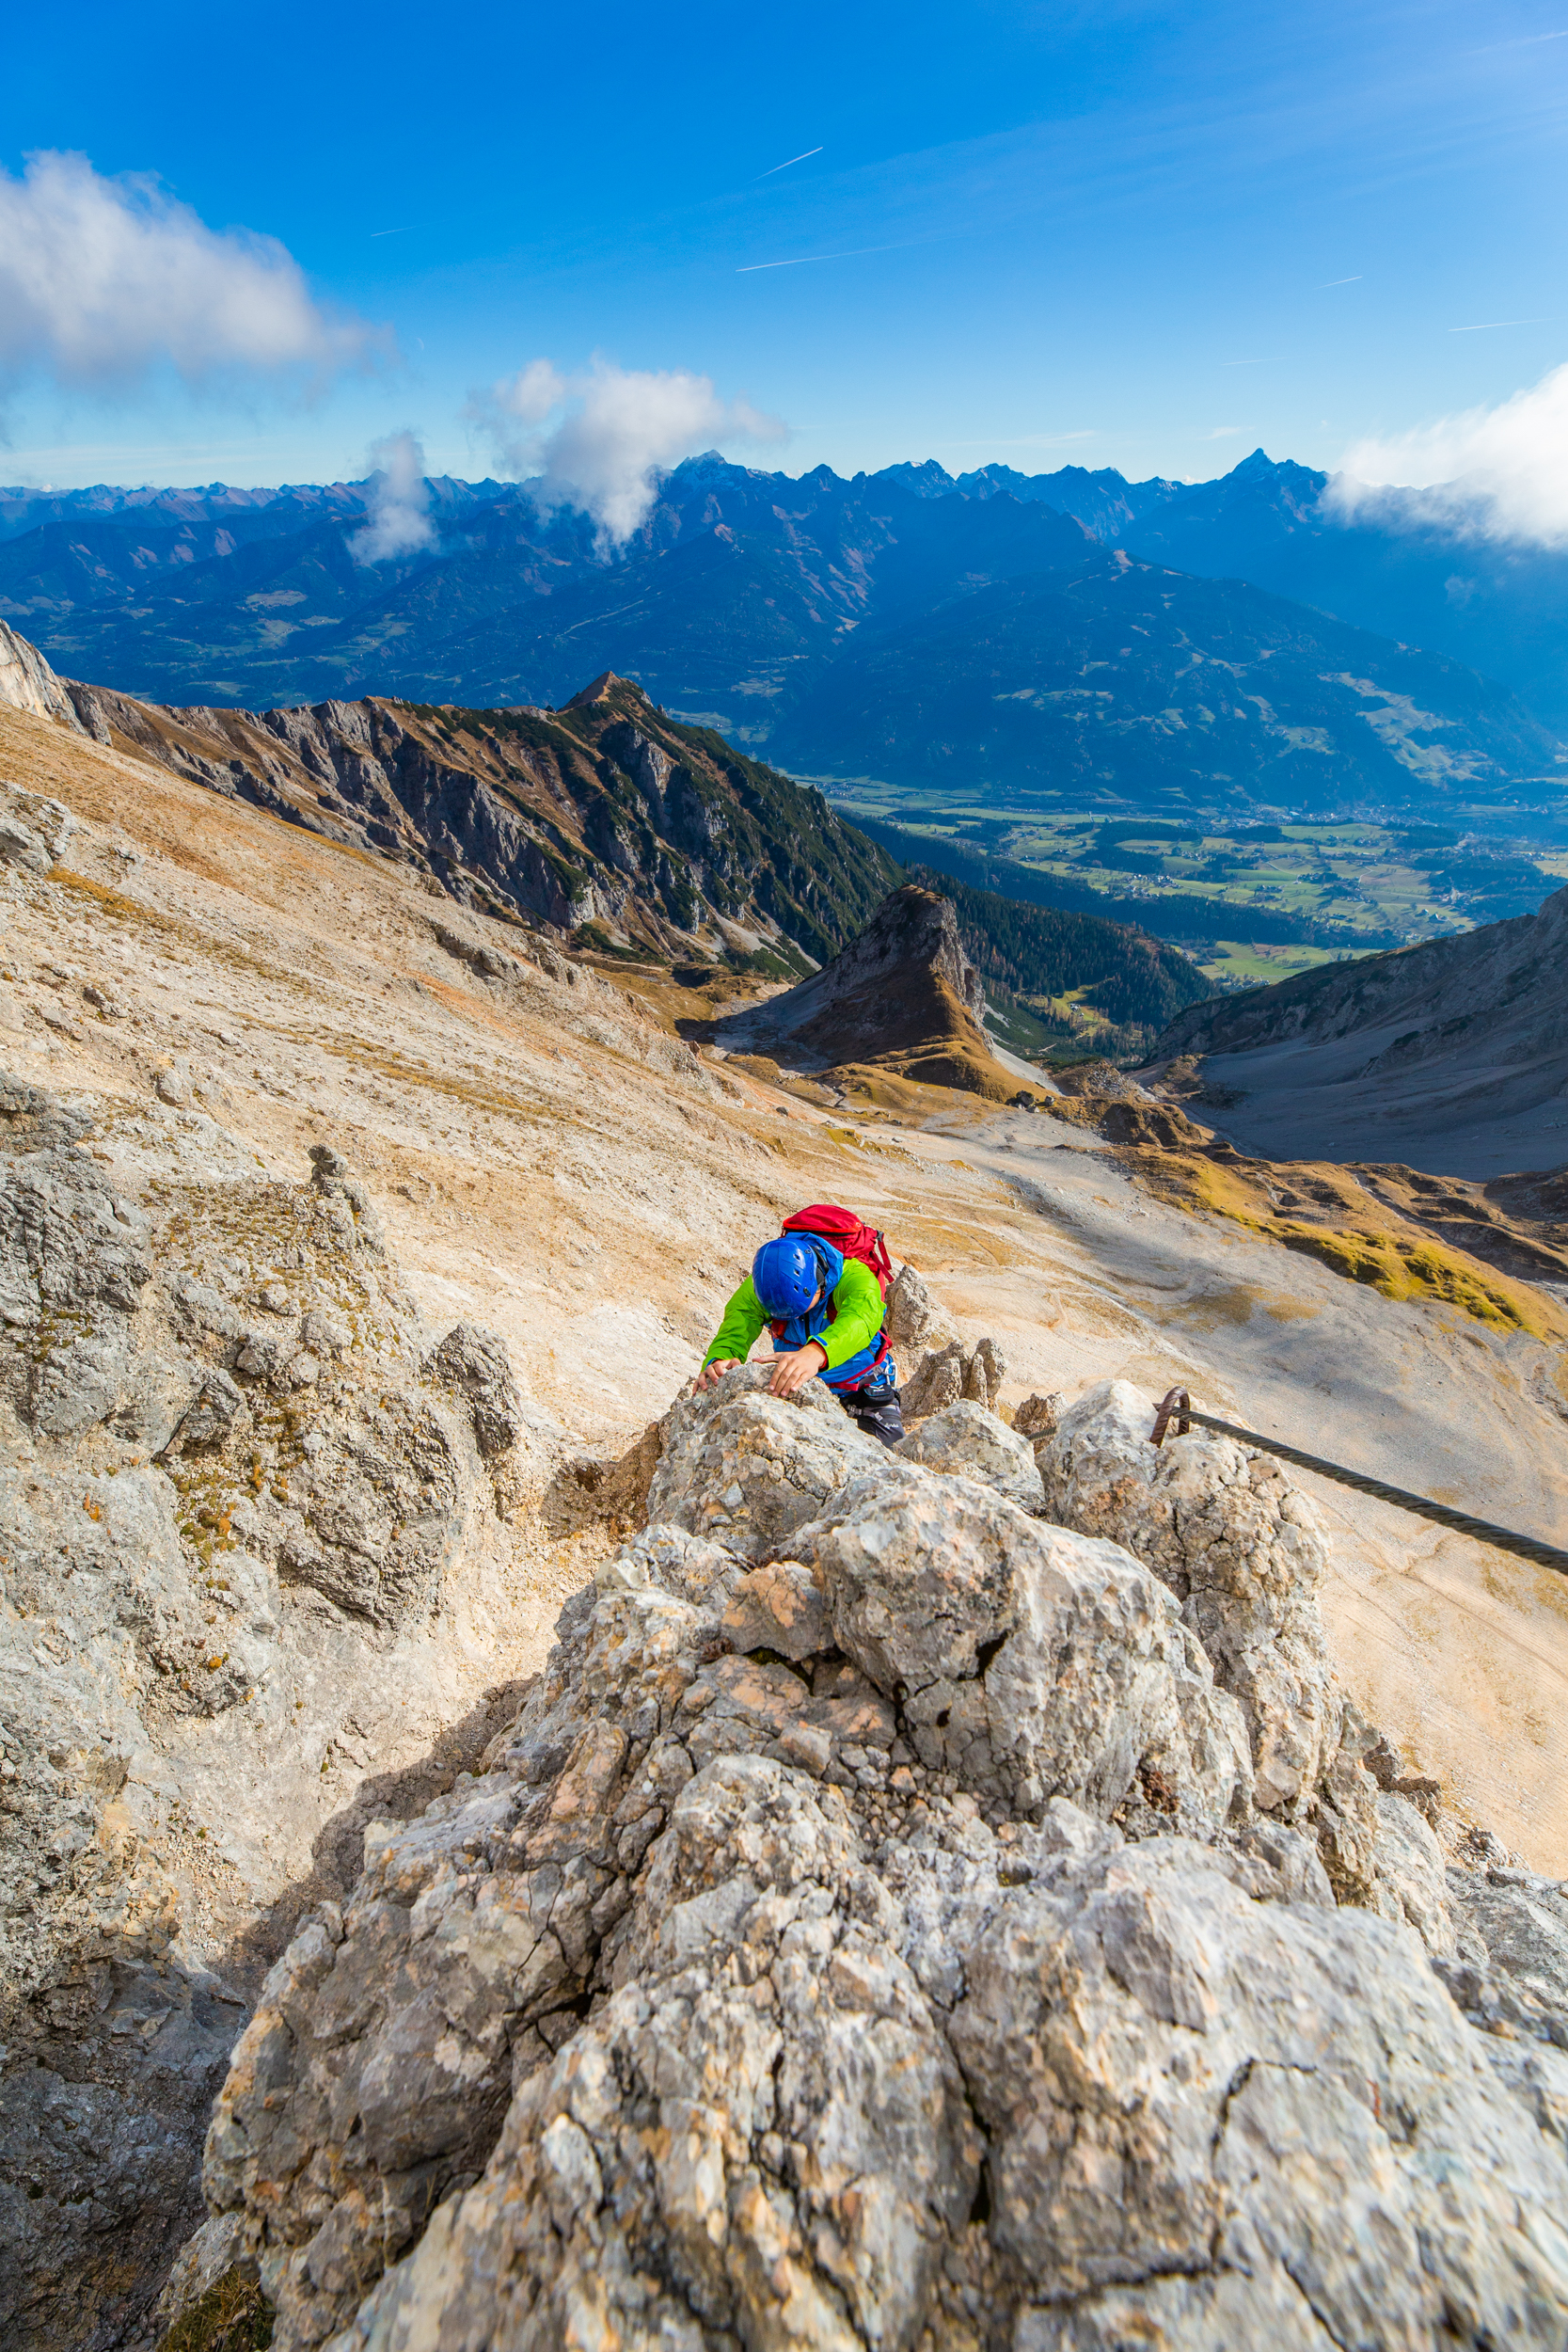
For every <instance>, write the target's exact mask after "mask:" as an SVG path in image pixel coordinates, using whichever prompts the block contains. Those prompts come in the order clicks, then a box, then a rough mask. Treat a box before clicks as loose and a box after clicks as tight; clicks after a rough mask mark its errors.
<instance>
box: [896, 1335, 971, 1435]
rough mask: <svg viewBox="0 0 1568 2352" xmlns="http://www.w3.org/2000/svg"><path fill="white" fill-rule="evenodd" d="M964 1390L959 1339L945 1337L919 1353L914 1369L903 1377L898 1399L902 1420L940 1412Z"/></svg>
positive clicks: (919, 1418)
mask: <svg viewBox="0 0 1568 2352" xmlns="http://www.w3.org/2000/svg"><path fill="white" fill-rule="evenodd" d="M963 1392H964V1351H963V1342H962V1341H961V1340H949V1341H948V1342H947V1343H946V1345H945V1346H944V1347H939V1348H937V1349H936V1350H934V1352H932V1353H931V1354H929V1355H927V1356H923V1357H922V1358H921V1359H920V1361H919V1363H918V1364H917V1365H916V1366H915V1369H914V1370H913V1371H912V1372H911V1374H909V1375H908V1376H907V1377H906V1378H905V1380H904V1382H903V1385H902V1387H901V1388H900V1390H899V1392H898V1393H899V1398H900V1402H901V1403H902V1406H903V1409H904V1419H905V1421H906V1422H911V1421H920V1420H923V1419H924V1418H925V1416H926V1415H927V1414H928V1413H940V1412H941V1411H942V1409H943V1407H944V1406H948V1405H956V1404H957V1403H958V1400H959V1398H960V1397H961V1396H962V1395H963Z"/></svg>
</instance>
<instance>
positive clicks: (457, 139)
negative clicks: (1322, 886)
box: [0, 0, 1568, 484]
mask: <svg viewBox="0 0 1568 2352" xmlns="http://www.w3.org/2000/svg"><path fill="white" fill-rule="evenodd" d="M7 52H8V55H7V73H6V76H5V84H4V87H3V89H0V166H3V167H5V169H6V171H7V172H8V174H9V175H10V183H9V185H10V190H11V196H12V199H14V200H13V206H12V211H11V213H10V215H8V218H9V222H10V230H9V234H10V237H11V240H12V246H13V252H12V259H13V262H14V260H15V248H16V244H17V241H18V240H20V241H21V242H22V243H23V244H25V243H26V241H27V239H28V237H29V236H30V233H31V231H30V229H29V223H30V222H31V221H33V220H34V219H35V218H37V217H38V216H39V215H37V213H36V212H34V213H30V212H29V211H28V210H27V205H26V202H25V201H24V200H23V199H22V198H20V197H18V196H17V187H18V183H19V181H20V175H22V174H23V172H24V160H25V158H26V157H27V156H28V155H29V153H36V152H39V151H70V152H73V153H76V154H78V155H80V156H83V157H85V158H87V162H88V163H89V164H90V166H91V167H92V169H93V172H94V173H95V174H96V175H99V178H100V179H101V180H107V181H110V182H114V181H116V180H117V179H118V178H119V175H125V174H144V175H148V174H150V175H154V176H155V178H156V181H157V182H158V183H161V185H162V188H163V190H164V191H165V194H166V198H169V199H178V202H179V204H181V205H182V206H184V207H188V208H189V210H190V212H191V213H193V214H194V215H198V216H199V220H200V222H202V223H205V224H206V227H207V229H208V230H213V231H218V232H222V231H228V230H246V231H249V232H253V233H254V234H258V235H261V236H265V237H269V238H272V239H276V240H277V241H279V243H280V245H281V246H283V247H285V248H286V249H287V253H288V255H290V256H292V257H293V262H295V263H297V265H298V268H299V270H301V271H302V272H303V273H304V276H305V281H306V286H307V288H308V294H306V293H304V292H299V294H298V299H299V300H300V301H301V302H304V301H307V300H308V301H309V303H310V304H312V305H314V306H316V309H315V310H314V312H313V315H315V316H316V317H317V319H318V320H319V321H325V324H323V325H321V326H320V328H319V331H317V329H315V328H312V329H311V330H310V331H309V333H305V332H304V330H301V332H300V333H299V334H295V335H294V340H293V342H290V340H289V335H290V333H293V329H290V330H289V331H288V332H284V330H282V329H281V328H280V329H279V337H278V339H275V342H274V343H273V344H271V345H269V344H266V342H265V339H264V338H263V339H262V346H261V348H260V349H259V350H258V349H252V348H249V347H248V345H247V343H246V338H245V334H244V333H243V332H240V333H239V334H238V336H237V341H236V339H235V338H234V337H230V342H227V343H226V342H224V340H223V336H222V334H220V333H219V332H218V330H217V329H215V328H214V330H213V335H212V337H210V338H209V342H208V343H207V344H205V345H204V344H203V342H202V340H201V336H200V334H199V333H198V332H196V330H195V329H193V328H192V326H190V323H189V322H188V321H187V322H186V323H185V326H183V327H182V329H180V330H179V331H178V332H176V331H175V330H173V329H171V330H170V335H171V337H172V341H170V342H168V343H167V347H168V348H170V349H172V350H173V351H174V352H175V356H176V359H178V360H179V361H180V365H179V366H176V365H175V364H174V363H173V362H171V360H170V359H169V358H166V357H165V356H164V350H165V342H163V341H161V337H162V335H163V330H162V327H161V326H160V318H161V315H162V313H161V311H160V308H159V306H160V303H161V302H162V301H163V300H164V299H165V295H164V294H163V292H161V291H160V290H159V286H158V285H157V284H153V290H152V292H150V293H145V292H142V291H138V292H137V294H136V296H135V317H129V316H126V317H116V318H111V319H110V320H109V321H108V322H107V324H105V325H103V327H102V331H101V332H100V331H98V329H97V328H96V327H95V328H94V336H96V340H93V337H91V336H89V337H88V341H89V342H91V344H92V348H91V350H90V353H89V354H88V356H87V357H86V358H84V356H83V351H84V344H83V334H84V332H85V330H84V329H83V328H82V323H81V320H80V318H73V319H65V318H64V313H63V311H61V310H60V306H61V305H64V306H65V308H66V309H69V307H70V295H71V288H70V284H69V281H70V279H71V272H72V270H73V268H74V267H75V266H76V264H75V262H74V260H73V253H74V248H73V247H72V246H71V236H72V235H73V234H75V233H76V230H74V229H73V228H72V223H71V219H64V220H63V221H62V218H61V217H57V216H56V215H51V233H52V234H56V235H57V236H58V238H59V239H60V243H59V245H58V246H57V247H54V246H52V247H51V260H50V265H49V276H50V283H49V285H48V286H47V287H45V288H42V289H41V290H40V288H39V287H38V286H37V285H35V286H34V287H33V289H32V291H31V293H27V292H26V291H25V289H24V292H23V293H22V294H18V292H17V281H16V277H15V271H14V269H13V271H12V274H11V276H10V277H9V278H8V276H7V275H6V266H5V263H6V257H5V252H4V246H3V244H0V367H3V368H4V370H5V374H4V385H3V390H0V413H3V415H4V419H5V424H6V429H7V432H8V437H9V442H10V446H9V448H8V450H4V451H0V478H5V479H8V480H13V481H29V480H31V481H44V480H47V481H52V482H55V483H56V484H67V483H81V482H91V481H95V480H120V481H142V480H151V481H169V482H181V481H183V482H195V481H204V480H208V479H214V478H222V479H225V480H229V481H231V482H276V481H278V480H285V479H287V480H294V481H299V480H322V479H330V478H334V477H341V476H344V475H356V474H359V473H362V472H363V471H364V470H365V467H366V453H367V449H368V447H369V445H370V444H371V443H372V441H374V440H375V439H377V438H378V437H381V436H384V435H387V434H388V433H390V432H393V431H395V430H396V429H398V428H401V427H405V426H406V427H412V428H413V429H414V430H415V431H416V432H417V433H418V434H419V435H420V437H421V439H422V442H423V445H424V449H425V452H426V457H427V462H428V464H429V466H430V468H431V469H432V470H433V471H437V470H443V469H444V470H450V471H452V472H459V473H467V474H478V473H482V472H484V471H487V470H493V469H494V468H495V465H496V455H495V450H494V447H493V445H492V444H491V443H490V442H489V441H487V440H486V439H485V437H483V432H482V431H481V430H480V429H479V428H478V427H477V426H476V424H475V423H474V422H473V421H472V420H471V418H467V411H468V408H469V403H470V396H471V395H472V394H473V393H474V392H475V391H476V390H482V389H483V388H485V387H488V386H490V385H492V384H494V383H496V382H497V381H498V380H501V379H506V378H509V377H512V376H514V375H515V373H516V372H517V371H518V370H519V369H520V368H522V367H523V366H524V365H525V364H526V363H528V362H530V361H531V360H534V359H536V358H548V359H549V360H551V361H552V362H553V363H554V364H555V366H556V367H557V368H559V369H561V370H562V371H563V372H564V373H565V374H566V375H567V376H568V377H570V376H571V375H573V374H574V373H578V372H580V371H582V370H583V369H584V368H585V367H586V366H588V364H589V363H590V362H591V360H592V358H593V357H594V355H595V354H597V355H600V356H601V357H602V358H604V359H606V360H608V361H610V362H612V363H614V364H615V365H616V366H618V367H621V368H624V369H627V370H634V371H643V370H647V371H666V370H679V371H689V372H694V373H699V374H702V375H705V376H708V377H711V378H712V380H713V383H714V385H715V387H716V388H717V393H718V395H719V396H720V397H721V399H723V400H725V401H728V400H730V399H732V398H734V397H735V396H736V395H739V394H744V395H746V396H747V397H749V399H750V401H751V402H752V403H753V404H754V405H755V406H756V407H757V408H758V409H760V410H762V411H765V412H766V413H767V414H768V416H769V417H772V418H775V419H777V420H780V421H782V423H783V425H784V427H785V428H787V438H785V439H783V440H780V441H777V442H775V443H772V444H770V445H768V446H766V447H764V448H763V451H762V454H761V455H760V457H758V459H757V462H761V463H766V464H768V465H782V466H784V468H786V469H788V470H789V471H791V472H798V471H800V470H802V469H805V468H807V467H809V466H813V465H816V464H817V463H819V462H821V461H823V460H826V461H827V462H828V463H829V464H831V465H832V466H834V467H835V468H837V469H840V470H841V471H853V470H855V469H857V468H860V467H866V468H874V467H877V466H879V465H883V464H886V463H888V462H890V461H893V460H895V459H898V458H903V457H913V458H922V457H927V456H934V457H936V458H938V459H940V460H941V462H942V464H943V465H945V466H947V467H948V468H949V469H952V470H954V471H958V470H960V469H963V468H964V467H967V466H973V465H979V464H983V463H985V462H987V461H988V460H989V459H991V458H999V459H1002V460H1004V461H1005V462H1006V463H1009V464H1012V465H1015V466H1018V467H1020V468H1022V469H1025V470H1028V471H1032V472H1033V471H1040V470H1044V469H1050V468H1053V467H1054V466H1057V465H1060V464H1064V463H1069V462H1077V463H1082V464H1085V465H1116V466H1119V467H1121V468H1122V469H1124V470H1125V471H1127V472H1128V473H1130V474H1133V475H1142V474H1148V473H1151V472H1164V473H1169V474H1175V475H1180V476H1183V477H1187V478H1196V477H1201V476H1205V475H1208V474H1212V473H1216V472H1221V471H1224V470H1226V469H1227V468H1228V467H1229V466H1230V465H1231V464H1233V463H1234V462H1235V461H1236V459H1237V458H1238V457H1240V456H1242V455H1243V454H1245V453H1246V452H1247V451H1248V450H1249V449H1251V448H1252V447H1254V446H1255V445H1256V444H1258V443H1259V442H1260V443H1262V444H1263V445H1264V446H1266V447H1267V448H1268V449H1269V451H1270V453H1272V454H1274V455H1291V456H1295V457H1299V458H1301V459H1302V460H1304V461H1305V462H1307V463H1313V464H1322V465H1329V466H1332V465H1333V464H1335V463H1336V462H1337V461H1338V458H1339V456H1340V455H1341V454H1342V453H1344V452H1345V450H1346V449H1347V448H1349V447H1350V446H1352V445H1353V444H1356V443H1363V442H1365V441H1366V440H1367V439H1369V437H1370V438H1373V439H1376V438H1378V437H1387V436H1397V435H1400V434H1404V433H1408V432H1409V431H1410V430H1412V429H1413V428H1416V427H1419V426H1421V425H1423V424H1427V423H1429V422H1430V421H1433V420H1434V419H1440V418H1449V417H1452V416H1453V415H1454V414H1455V413H1456V412H1460V411H1465V410H1468V409H1470V408H1473V407H1477V406H1481V407H1487V406H1491V405H1495V404H1497V403H1498V402H1501V401H1504V400H1506V399H1507V397H1508V396H1509V395H1510V394H1512V393H1513V392H1515V391H1516V390H1518V389H1520V388H1522V387H1525V386H1529V385H1532V384H1535V383H1537V382H1538V381H1539V380H1540V379H1542V378H1543V377H1544V376H1546V375H1547V373H1548V372H1549V371H1551V370H1552V369H1553V368H1555V367H1557V366H1558V365H1559V364H1560V362H1561V361H1562V360H1563V359H1564V358H1568V286H1565V282H1564V266H1563V264H1564V251H1563V245H1564V236H1565V224H1568V201H1565V199H1568V186H1565V184H1564V181H1565V176H1568V175H1565V168H1564V161H1565V153H1568V149H1565V142H1564V131H1565V129H1568V0H1556V4H1555V5H1547V4H1546V0H1542V4H1541V5H1535V4H1533V0H1531V4H1529V5H1517V6H1514V5H1506V4H1505V5H1498V4H1497V0H1487V5H1484V6H1482V5H1473V4H1472V0H1430V4H1429V5H1425V6H1420V7H1386V6H1379V5H1375V0H1374V5H1370V6H1347V5H1341V0H1327V4H1326V5H1321V6H1317V7H1314V8H1301V7H1299V6H1291V7H1279V6H1261V7H1259V6H1256V5H1255V6H1239V5H1213V4H1212V0H1211V4H1208V5H1199V4H1194V5H1188V6H1169V5H1164V6H1155V5H1150V6H1144V5H1136V4H1135V0H1129V4H1128V5H1110V6H1087V5H1085V6H1080V7H1071V6H1063V7H1054V8H1037V7H1030V6H1021V5H1014V6H1010V7H1003V6H998V5H994V4H993V0H970V5H969V6H968V7H967V8H964V9H962V10H942V11H940V12H939V11H937V10H936V9H934V8H926V7H921V6H918V5H916V6H910V5H905V6H901V7H898V8H893V7H882V6H850V7H847V8H845V7H843V6H840V7H835V8H821V7H818V6H815V5H811V6H806V7H803V8H796V9H794V10H792V11H790V12H789V13H788V14H787V15H785V16H777V15H772V14H768V15H763V16H756V17H752V16H750V15H748V14H745V13H743V12H739V11H736V10H735V9H733V8H718V7H707V6H696V7H694V6H690V5H677V6H675V7H673V8H662V9H650V8H647V7H646V6H641V7H638V8H627V7H624V6H622V5H620V4H619V0H611V5H608V6H603V7H601V8H598V9H597V10H594V11H588V10H580V9H579V10H573V9H566V8H560V7H559V6H558V7H554V8H549V9H547V10H546V9H544V8H533V7H525V8H508V9H505V10H501V9H494V8H487V7H484V6H483V5H481V6H478V7H474V8H469V9H468V10H467V11H466V12H465V13H464V14H463V16H462V17H461V18H460V19H452V20H445V21H443V20H436V19H432V18H431V17H430V15H429V14H428V11H427V10H424V9H420V10H415V9H413V8H407V7H404V6H400V5H391V6H378V7H376V8H368V7H341V6H340V7H336V8H334V7H330V6H328V7H326V8H322V7H321V6H319V5H318V6H315V7H311V8H305V7H303V6H299V5H297V0H276V4H274V5H268V6H267V7H265V8H262V7H259V6H255V5H251V4H248V0H247V5H243V6H237V7H230V8H227V9H223V10H216V11H214V10H213V9H212V8H210V7H203V8H195V7H191V6H186V5H166V4H161V0H149V4H148V5H146V6H144V7H142V8H138V9H135V10H130V9H126V8H124V7H123V6H122V5H121V6H117V7H114V8H109V7H104V6H100V5H96V4H95V0H89V4H88V5H76V6H74V7H72V8H71V9H69V10H61V11H59V12H58V13H57V14H56V13H55V11H53V10H42V9H35V10H31V11H28V12H26V13H25V15H24V16H21V17H19V18H18V19H17V20H15V21H14V22H13V23H12V24H10V25H9V27H8V35H7ZM794 158H800V160H791V159H794ZM781 166H783V167H784V168H777V167H781ZM25 184H26V183H24V185H25ZM94 185H95V186H96V185H97V183H96V182H95V183H94ZM110 194H111V199H112V198H113V191H111V192H110ZM41 200H42V199H39V201H41ZM136 200H140V201H142V202H143V203H144V206H145V202H146V200H147V199H133V201H136ZM57 212H58V208H57V207H56V214H57ZM72 217H74V215H73V216H72ZM82 233H84V234H85V233H87V231H85V230H84V231H83V232H82ZM243 250H244V248H243V247H241V246H224V245H222V244H221V243H220V244H219V245H218V246H214V250H213V252H211V253H210V254H208V255H207V257H206V260H205V261H204V262H203V265H202V266H203V267H204V268H205V269H207V270H208V271H209V272H211V271H221V270H222V269H223V268H224V267H225V266H226V264H225V262H224V258H223V257H224V254H225V253H226V252H230V251H233V252H235V253H241V252H243ZM273 258H274V261H275V262H276V261H277V257H276V255H275V256H274V257H273ZM176 262H177V263H178V256H177V257H176ZM780 264H783V265H784V266H778V265H780ZM100 265H102V257H100ZM83 266H84V268H86V269H87V272H88V275H89V276H90V272H91V267H92V262H91V257H88V260H87V262H85V263H84V264H83ZM180 266H183V265H182V264H180ZM138 282H139V281H138ZM150 282H152V281H150ZM219 294H221V289H219ZM219 294H214V292H213V290H212V288H211V286H209V284H208V281H207V280H206V279H203V280H202V281H201V292H200V305H201V308H202V310H203V315H204V316H206V315H209V314H213V313H214V312H216V311H218V310H222V309H223V303H222V301H221V299H220V298H219ZM94 298H95V299H96V297H94ZM248 298H249V297H248V295H247V294H246V293H245V287H244V286H243V285H242V286H241V287H240V290H239V294H237V296H236V301H237V302H238V304H239V306H240V308H242V309H243V307H244V303H245V300H247V299H248ZM168 299H169V300H170V301H172V302H174V303H175V305H176V308H177V307H178V296H177V294H169V296H168ZM8 303H9V305H10V309H11V318H10V321H9V324H8V320H7V315H6V311H7V305H8ZM52 306H53V307H52ZM57 312H58V313H59V314H58V315H56V313H57ZM62 320H63V323H62ZM356 323H363V324H364V325H365V326H368V327H370V328H373V329H374V330H375V332H374V333H373V334H369V335H367V334H365V333H363V332H361V329H360V326H359V324H356ZM180 334H183V337H184V341H183V342H181V341H180ZM73 339H74V340H73ZM121 346H123V348H121ZM466 419H467V421H466ZM729 446H731V448H732V449H733V452H734V453H736V454H738V455H743V456H744V455H748V454H754V451H752V450H751V449H749V448H748V447H747V446H746V445H745V444H744V443H743V442H742V441H741V440H739V439H738V438H734V437H731V438H730V441H729ZM759 446H760V445H759Z"/></svg>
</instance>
